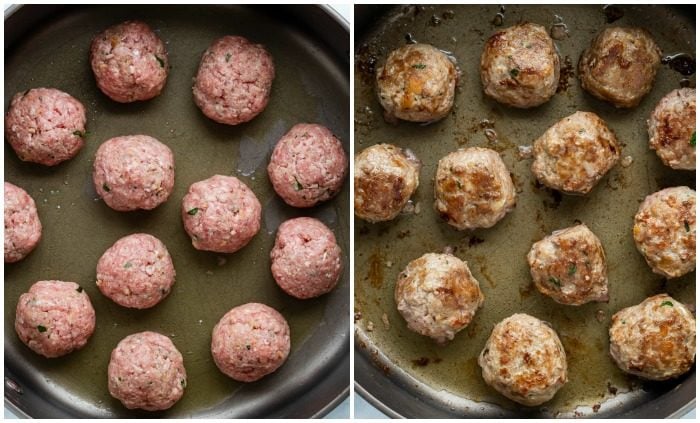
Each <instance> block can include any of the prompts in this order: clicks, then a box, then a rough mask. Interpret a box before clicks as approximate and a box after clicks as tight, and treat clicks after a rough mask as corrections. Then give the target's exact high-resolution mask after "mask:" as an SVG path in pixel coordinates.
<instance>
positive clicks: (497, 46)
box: [481, 23, 560, 108]
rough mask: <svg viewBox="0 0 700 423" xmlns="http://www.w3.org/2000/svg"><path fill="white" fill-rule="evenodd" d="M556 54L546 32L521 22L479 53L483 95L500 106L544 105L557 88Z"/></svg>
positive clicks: (487, 43)
mask: <svg viewBox="0 0 700 423" xmlns="http://www.w3.org/2000/svg"><path fill="white" fill-rule="evenodd" d="M559 70H560V69H559V55H558V54H557V50H556V48H555V47H554V41H552V38H551V37H550V36H549V33H547V30H546V29H545V28H544V27H543V26H541V25H537V24H533V23H523V24H519V25H515V26H511V27H510V28H506V29H504V30H502V31H499V32H497V33H495V34H493V35H492V36H491V38H489V39H488V41H486V45H485V46H484V51H483V53H482V54H481V83H482V84H483V86H484V92H485V93H486V95H488V96H489V97H491V98H493V99H494V100H496V101H498V102H499V103H503V104H506V105H508V106H513V107H520V108H528V107H535V106H539V105H540V104H542V103H545V102H547V100H549V99H550V98H551V97H552V96H553V95H554V94H555V93H556V92H557V86H558V85H559Z"/></svg>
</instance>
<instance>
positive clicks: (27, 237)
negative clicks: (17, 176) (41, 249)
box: [4, 182, 41, 263]
mask: <svg viewBox="0 0 700 423" xmlns="http://www.w3.org/2000/svg"><path fill="white" fill-rule="evenodd" d="M4 198H5V263H14V262H17V261H20V260H22V259H23V258H25V257H26V256H27V255H28V254H29V253H31V252H32V250H34V248H35V247H36V246H37V244H39V241H40V240H41V221H40V220H39V214H38V213H37V211H36V204H35V203H34V200H33V199H32V197H30V196H29V194H27V192H26V191H25V190H23V189H22V188H20V187H18V186H15V185H12V184H11V183H9V182H5V197H4Z"/></svg>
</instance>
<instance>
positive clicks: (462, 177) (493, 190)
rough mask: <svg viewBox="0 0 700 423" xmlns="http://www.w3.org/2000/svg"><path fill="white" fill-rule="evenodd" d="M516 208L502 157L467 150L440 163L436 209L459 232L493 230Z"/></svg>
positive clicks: (483, 151)
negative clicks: (492, 228) (481, 229)
mask: <svg viewBox="0 0 700 423" xmlns="http://www.w3.org/2000/svg"><path fill="white" fill-rule="evenodd" d="M514 207H515V187H514V186H513V181H512V179H511V178H510V173H509V172H508V168H506V165H505V164H504V163H503V160H501V156H499V155H498V153H496V152H495V151H493V150H490V149H488V148H479V147H474V148H465V149H460V150H457V151H455V152H453V153H450V154H448V155H447V156H445V157H443V158H442V159H440V162H439V163H438V168H437V173H436V174H435V209H436V210H437V212H438V213H439V214H440V216H441V217H442V218H443V219H445V220H446V221H447V223H449V224H450V225H452V226H454V227H455V228H457V229H460V230H464V229H474V228H490V227H491V226H493V225H495V224H496V223H497V222H498V221H499V220H501V219H503V217H504V216H505V215H506V214H507V213H508V212H509V211H511V210H512V209H513V208H514Z"/></svg>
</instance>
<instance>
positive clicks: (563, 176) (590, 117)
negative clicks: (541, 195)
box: [532, 112, 621, 195]
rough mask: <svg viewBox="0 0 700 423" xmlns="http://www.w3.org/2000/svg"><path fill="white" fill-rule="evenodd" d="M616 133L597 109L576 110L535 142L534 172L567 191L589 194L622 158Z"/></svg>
mask: <svg viewBox="0 0 700 423" xmlns="http://www.w3.org/2000/svg"><path fill="white" fill-rule="evenodd" d="M620 150H621V148H620V146H619V144H618V143H617V138H616V137H615V134H614V133H613V132H612V131H611V130H610V129H609V128H608V127H607V125H606V124H605V122H604V121H603V119H601V118H600V117H598V115H596V114H595V113H590V112H576V113H574V114H573V115H571V116H568V117H565V118H564V119H562V120H560V121H559V122H557V123H555V124H554V125H553V126H552V127H550V128H549V129H547V131H545V133H544V134H542V136H541V137H539V138H538V139H537V140H535V142H534V144H533V155H534V157H535V160H534V162H533V163H532V173H534V174H535V177H536V178H537V180H538V181H540V183H542V184H543V185H545V186H548V187H549V188H552V189H556V190H558V191H562V192H564V193H566V194H580V195H583V194H587V193H588V192H590V190H591V189H593V187H594V186H595V185H596V184H597V183H598V181H599V180H600V179H601V178H602V177H603V176H604V175H605V174H606V173H607V172H608V171H609V170H610V169H612V167H613V166H615V164H616V163H617V162H618V161H619V160H620Z"/></svg>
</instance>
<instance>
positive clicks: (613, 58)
mask: <svg viewBox="0 0 700 423" xmlns="http://www.w3.org/2000/svg"><path fill="white" fill-rule="evenodd" d="M660 64H661V50H659V47H658V46H657V45H656V43H655V42H654V40H653V39H652V38H651V35H650V34H649V33H648V32H647V31H645V30H643V29H640V28H619V27H615V28H605V29H604V30H603V31H601V32H600V34H598V36H597V37H595V38H594V39H593V42H591V46H590V47H589V48H587V49H586V50H585V51H584V52H583V54H582V55H581V59H580V60H579V62H578V73H579V78H580V79H581V86H582V87H583V89H584V90H586V91H588V92H589V93H590V94H591V95H593V96H594V97H597V98H599V99H601V100H604V101H608V102H610V103H612V104H613V105H614V106H615V107H634V106H636V105H637V104H639V102H640V101H642V98H643V97H644V96H645V95H646V94H647V93H648V92H649V91H650V90H651V87H652V85H653V84H654V78H656V71H657V70H658V69H659V65H660Z"/></svg>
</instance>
